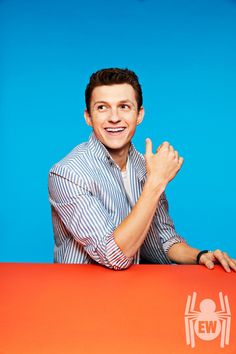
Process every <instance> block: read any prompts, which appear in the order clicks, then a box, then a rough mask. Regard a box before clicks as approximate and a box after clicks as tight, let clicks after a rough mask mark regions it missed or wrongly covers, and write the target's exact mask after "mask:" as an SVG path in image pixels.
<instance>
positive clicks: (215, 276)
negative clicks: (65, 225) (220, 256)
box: [0, 263, 236, 354]
mask: <svg viewBox="0 0 236 354" xmlns="http://www.w3.org/2000/svg"><path fill="white" fill-rule="evenodd" d="M194 293H196V298H195V295H194ZM219 293H223V296H226V297H227V298H225V297H224V303H225V304H226V303H227V301H226V300H227V299H228V303H229V310H230V315H229V314H225V317H224V318H227V319H229V318H231V326H230V332H229V333H230V337H229V344H225V342H223V343H224V347H223V348H221V347H220V342H221V334H222V332H223V331H224V333H225V330H224V329H225V323H227V324H229V321H228V322H226V320H224V321H223V320H222V318H218V317H216V316H218V315H217V313H216V311H220V310H222V308H221V306H222V300H221V302H220V295H219ZM190 296H191V297H190ZM188 297H189V300H191V303H192V311H197V312H195V314H194V315H195V316H196V317H194V319H193V320H192V322H191V321H190V322H191V323H192V325H190V327H188V323H190V322H186V323H187V325H186V324H185V311H186V307H187V299H188ZM206 299H208V300H206ZM209 299H211V300H210V301H209ZM235 299H236V273H235V272H231V273H229V274H228V273H226V272H225V271H224V270H223V269H222V268H221V267H219V266H216V267H215V269H213V270H208V269H206V268H205V267H203V266H192V265H185V266H182V265H181V266H180V265H153V264H152V265H149V264H145V265H133V266H131V267H130V268H129V269H126V270H122V271H114V270H110V269H106V268H105V267H102V266H99V265H79V264H78V265H73V264H70V265H69V264H29V263H28V264H26V263H1V264H0V300H1V301H0V353H1V354H3V353H4V354H21V353H22V354H28V353H29V354H46V353H48V354H53V353H57V354H60V353H63V354H74V353H76V354H95V353H96V354H97V353H98V354H99V353H102V354H108V353H109V354H123V353H125V354H126V353H128V354H133V353H135V354H141V353H145V354H149V353H150V354H152V353H153V354H154V353H155V354H156V353H160V354H178V353H181V354H184V353H194V354H196V353H204V354H206V353H212V354H217V353H230V354H235V353H236V303H235ZM203 300H205V301H203ZM202 301H203V302H202ZM213 301H214V303H215V307H216V308H215V310H214V308H212V305H211V309H210V310H209V309H208V312H207V310H206V309H205V308H204V305H203V304H206V303H207V304H208V305H209V303H210V302H211V303H213ZM193 302H195V304H194V303H193ZM214 303H213V304H214ZM213 307H214V305H213ZM226 307H227V306H226ZM209 311H210V314H209ZM223 311H224V312H225V311H226V308H225V309H223ZM209 316H210V317H209ZM213 320H215V322H214V321H213ZM209 321H211V323H213V322H214V323H215V325H216V327H214V323H213V327H214V328H213V327H211V325H210V327H209V328H208V327H207V323H208V324H209V323H210V322H209ZM223 322H224V324H223ZM185 325H186V327H185ZM187 328H188V330H190V334H191V343H189V344H187V342H186V340H187V336H186V331H187ZM207 328H208V329H207ZM217 331H218V332H219V331H220V333H219V335H217V333H216V332H217ZM199 333H200V334H199ZM210 335H212V336H213V337H215V338H213V339H212V338H211V339H209V336H210ZM203 337H204V338H203ZM188 338H189V337H188ZM206 338H208V340H207V339H206ZM193 341H194V344H193ZM191 345H194V347H193V348H192V347H191Z"/></svg>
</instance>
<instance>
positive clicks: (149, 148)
mask: <svg viewBox="0 0 236 354" xmlns="http://www.w3.org/2000/svg"><path fill="white" fill-rule="evenodd" d="M151 155H152V141H151V139H150V138H147V139H146V156H151Z"/></svg>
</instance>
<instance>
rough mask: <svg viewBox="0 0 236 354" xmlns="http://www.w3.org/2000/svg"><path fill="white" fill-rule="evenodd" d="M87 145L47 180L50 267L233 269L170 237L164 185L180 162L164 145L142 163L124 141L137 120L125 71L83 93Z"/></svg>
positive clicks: (135, 87)
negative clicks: (89, 129) (156, 265)
mask: <svg viewBox="0 0 236 354" xmlns="http://www.w3.org/2000/svg"><path fill="white" fill-rule="evenodd" d="M85 100H86V109H85V112H84V116H85V120H86V123H87V124H88V125H89V126H91V127H92V134H91V136H90V138H89V141H88V142H86V143H82V144H80V145H78V146H77V147H75V148H74V149H73V150H72V152H71V153H70V154H69V155H67V156H66V157H65V158H64V159H63V160H61V161H60V162H58V163H57V164H55V165H54V166H53V167H52V169H51V170H50V173H49V199H50V203H51V207H52V219H53V229H54V238H55V253H54V260H55V262H57V263H96V264H97V263H99V264H101V265H103V266H106V267H108V268H111V269H115V270H120V269H125V268H128V267H129V266H130V265H132V264H139V263H161V264H171V263H180V264H196V263H199V264H204V265H205V266H206V267H208V268H209V269H212V268H213V267H214V264H215V263H220V264H221V265H222V266H223V267H224V269H225V270H226V271H230V269H234V270H236V261H235V260H233V259H232V258H230V257H229V256H228V255H227V254H226V253H225V252H222V251H220V250H216V251H213V252H211V251H207V250H204V251H200V250H198V249H195V248H193V247H190V246H189V245H188V244H187V243H186V242H185V240H184V239H183V238H182V237H181V236H180V235H178V234H177V232H176V230H175V227H174V224H173V221H172V220H171V218H170V216H169V215H168V203H167V200H166V196H165V188H166V186H167V184H168V183H169V182H170V181H171V180H172V179H173V178H174V177H175V176H176V174H177V173H178V171H179V170H180V168H181V166H182V164H183V158H182V157H180V156H179V154H178V152H177V151H176V150H175V149H174V148H173V146H172V145H170V144H169V143H168V142H163V143H162V144H161V145H160V146H159V147H158V149H157V150H156V151H155V152H153V151H152V142H151V140H150V139H146V153H145V157H144V156H142V155H141V154H140V153H139V152H137V151H136V149H135V147H134V146H133V144H132V142H131V139H132V137H133V135H134V133H135V130H136V127H137V125H138V124H140V123H141V122H142V120H143V117H144V108H143V102H142V90H141V86H140V84H139V81H138V78H137V76H136V74H135V73H134V72H132V71H130V70H128V69H118V68H111V69H103V70H100V71H98V72H96V73H94V74H93V75H92V76H91V77H90V81H89V84H88V85H87V88H86V91H85Z"/></svg>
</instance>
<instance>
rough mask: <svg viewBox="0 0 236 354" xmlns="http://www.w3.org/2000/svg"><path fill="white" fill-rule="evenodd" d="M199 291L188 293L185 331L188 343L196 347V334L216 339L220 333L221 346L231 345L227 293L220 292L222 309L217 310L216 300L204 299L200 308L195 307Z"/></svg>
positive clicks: (199, 336)
mask: <svg viewBox="0 0 236 354" xmlns="http://www.w3.org/2000/svg"><path fill="white" fill-rule="evenodd" d="M196 298H197V293H196V292H193V294H192V296H191V295H188V298H187V303H186V307H185V316H184V318H185V333H186V343H187V345H191V347H192V348H194V347H195V335H196V336H197V337H198V338H200V339H202V340H207V341H210V340H214V339H216V338H217V337H218V336H219V334H221V335H220V347H221V348H224V346H225V345H229V335H230V321H231V312H230V307H229V299H228V296H227V295H224V296H223V294H222V292H219V302H220V306H221V310H219V311H216V304H215V301H213V300H212V299H204V300H202V301H201V302H200V305H199V309H200V311H197V310H196V309H195V304H196Z"/></svg>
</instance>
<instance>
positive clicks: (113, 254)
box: [106, 233, 134, 270]
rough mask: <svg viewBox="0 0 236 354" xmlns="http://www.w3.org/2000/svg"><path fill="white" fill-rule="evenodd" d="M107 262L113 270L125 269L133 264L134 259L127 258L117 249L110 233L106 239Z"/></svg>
mask: <svg viewBox="0 0 236 354" xmlns="http://www.w3.org/2000/svg"><path fill="white" fill-rule="evenodd" d="M106 258H107V262H108V263H109V266H110V267H111V268H113V269H115V270H120V269H126V268H128V267H129V266H130V264H131V263H132V262H133V259H134V257H127V256H126V255H125V254H124V253H123V252H122V250H121V249H120V248H119V246H118V245H117V243H116V242H115V239H114V234H113V233H112V234H111V235H109V236H108V237H107V252H106Z"/></svg>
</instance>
